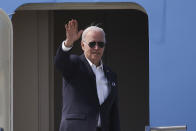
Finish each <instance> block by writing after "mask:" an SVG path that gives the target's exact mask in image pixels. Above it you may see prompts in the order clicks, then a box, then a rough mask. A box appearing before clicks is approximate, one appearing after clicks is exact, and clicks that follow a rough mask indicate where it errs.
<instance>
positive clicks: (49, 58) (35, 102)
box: [12, 3, 149, 131]
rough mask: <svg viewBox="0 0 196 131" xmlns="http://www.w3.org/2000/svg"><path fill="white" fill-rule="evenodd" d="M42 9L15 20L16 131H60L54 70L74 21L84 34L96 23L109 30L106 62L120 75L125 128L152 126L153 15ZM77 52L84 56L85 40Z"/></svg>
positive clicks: (130, 11) (21, 14)
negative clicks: (69, 22) (150, 23)
mask: <svg viewBox="0 0 196 131" xmlns="http://www.w3.org/2000/svg"><path fill="white" fill-rule="evenodd" d="M108 5H109V4H108ZM116 5H118V3H117V4H116ZM27 7H28V6H27ZM40 7H41V6H39V7H38V6H37V7H36V8H35V9H32V8H30V9H26V7H22V8H21V9H20V8H19V10H18V11H16V14H15V15H14V16H13V19H12V22H13V28H14V114H13V115H14V130H15V131H21V130H28V131H38V130H48V131H54V130H55V131H58V128H59V123H60V117H61V101H62V100H61V87H62V85H61V83H62V82H61V80H62V78H61V75H60V74H59V73H58V72H57V71H56V69H55V67H54V56H55V54H56V50H57V47H58V46H59V45H60V44H61V42H62V41H63V40H64V39H65V29H64V24H65V21H66V20H67V19H70V18H75V19H77V20H78V21H79V29H84V28H86V27H87V26H89V25H91V24H92V23H94V24H98V25H100V26H101V27H102V28H103V29H104V30H105V32H106V41H107V46H106V50H105V54H104V58H103V62H104V63H105V64H106V65H109V66H110V67H111V68H112V70H114V71H115V72H116V73H117V75H118V81H119V109H120V120H121V129H122V131H129V130H134V131H142V130H144V127H145V125H149V43H148V17H147V14H146V13H144V12H143V11H139V10H137V9H128V8H127V9H115V8H114V9H107V6H106V7H105V9H100V7H99V6H97V8H98V7H99V9H97V10H95V8H96V6H95V7H94V9H92V7H91V9H88V8H87V9H82V10H79V9H77V8H76V7H78V6H76V7H75V9H72V10H71V9H69V10H66V9H65V10H64V9H61V10H59V8H58V10H57V9H54V10H49V9H50V8H53V7H54V6H49V7H50V8H42V9H41V8H40ZM86 7H87V6H84V7H83V8H86ZM108 7H110V6H108ZM72 52H73V53H75V54H81V53H82V51H81V49H80V44H79V41H77V43H76V44H75V47H74V49H73V50H72Z"/></svg>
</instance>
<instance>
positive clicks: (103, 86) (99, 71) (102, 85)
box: [62, 41, 109, 127]
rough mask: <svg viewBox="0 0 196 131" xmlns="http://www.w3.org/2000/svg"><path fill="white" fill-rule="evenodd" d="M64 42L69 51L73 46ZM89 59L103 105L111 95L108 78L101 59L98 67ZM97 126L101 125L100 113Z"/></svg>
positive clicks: (63, 46) (100, 102)
mask: <svg viewBox="0 0 196 131" xmlns="http://www.w3.org/2000/svg"><path fill="white" fill-rule="evenodd" d="M64 42H65V41H63V43H62V49H63V51H69V50H70V49H71V48H72V47H66V46H65V45H64ZM86 59H87V58H86ZM87 61H88V62H89V64H90V66H91V68H92V70H93V72H94V74H95V77H96V87H97V95H98V98H99V104H100V105H101V104H103V102H104V101H105V99H106V98H107V97H108V95H109V88H108V81H107V78H106V77H105V74H104V70H103V64H102V61H101V64H100V66H97V67H96V65H94V64H93V63H92V62H91V61H90V60H89V59H87ZM97 126H98V127H101V118H100V114H99V118H98V123H97Z"/></svg>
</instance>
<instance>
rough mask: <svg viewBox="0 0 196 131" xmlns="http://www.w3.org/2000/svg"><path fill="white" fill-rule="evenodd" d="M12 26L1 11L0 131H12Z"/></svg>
mask: <svg viewBox="0 0 196 131" xmlns="http://www.w3.org/2000/svg"><path fill="white" fill-rule="evenodd" d="M12 43H13V30H12V24H11V21H10V19H9V17H8V16H7V15H6V13H5V12H4V11H3V10H2V9H0V131H12V120H13V119H12V116H13V115H12V105H13V104H12V96H13V95H12V83H13V82H12V76H13V75H12V72H13V71H12V65H13V64H12V58H13V57H12V53H13V51H12V45H13V44H12Z"/></svg>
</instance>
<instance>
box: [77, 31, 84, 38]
mask: <svg viewBox="0 0 196 131" xmlns="http://www.w3.org/2000/svg"><path fill="white" fill-rule="evenodd" d="M82 32H83V30H80V31H79V32H78V36H77V37H78V39H79V38H80V36H81V35H82Z"/></svg>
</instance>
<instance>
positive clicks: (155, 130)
mask: <svg viewBox="0 0 196 131" xmlns="http://www.w3.org/2000/svg"><path fill="white" fill-rule="evenodd" d="M167 130H169V131H178V130H179V131H186V130H187V126H186V125H184V126H163V127H150V131H167Z"/></svg>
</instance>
